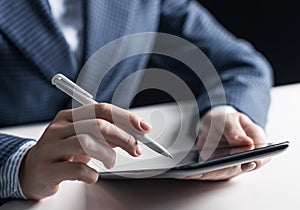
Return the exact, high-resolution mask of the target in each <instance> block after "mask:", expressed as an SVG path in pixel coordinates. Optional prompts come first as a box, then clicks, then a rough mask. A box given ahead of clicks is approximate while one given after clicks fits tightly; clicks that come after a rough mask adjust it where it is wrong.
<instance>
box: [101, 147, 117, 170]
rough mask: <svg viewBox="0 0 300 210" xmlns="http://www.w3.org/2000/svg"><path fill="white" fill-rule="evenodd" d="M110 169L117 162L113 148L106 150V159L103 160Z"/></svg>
mask: <svg viewBox="0 0 300 210" xmlns="http://www.w3.org/2000/svg"><path fill="white" fill-rule="evenodd" d="M103 162H104V163H105V165H106V167H107V168H108V169H110V168H112V167H113V166H114V165H115V163H116V152H115V151H114V150H113V149H108V150H106V154H105V160H104V161H103Z"/></svg>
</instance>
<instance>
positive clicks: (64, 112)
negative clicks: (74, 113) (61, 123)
mask: <svg viewBox="0 0 300 210" xmlns="http://www.w3.org/2000/svg"><path fill="white" fill-rule="evenodd" d="M68 115H70V110H61V111H59V112H58V113H57V114H56V118H57V119H64V118H66V117H67V116H68Z"/></svg>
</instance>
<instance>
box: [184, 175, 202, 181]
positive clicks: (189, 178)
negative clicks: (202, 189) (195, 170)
mask: <svg viewBox="0 0 300 210" xmlns="http://www.w3.org/2000/svg"><path fill="white" fill-rule="evenodd" d="M202 177H203V174H197V175H194V176H187V177H184V178H183V179H186V180H192V179H196V180H197V179H201V178H202Z"/></svg>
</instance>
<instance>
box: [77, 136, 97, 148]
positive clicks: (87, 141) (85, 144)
mask: <svg viewBox="0 0 300 210" xmlns="http://www.w3.org/2000/svg"><path fill="white" fill-rule="evenodd" d="M77 138H78V140H79V143H80V145H81V147H82V148H83V149H84V150H86V149H88V150H90V149H92V148H93V142H92V141H91V138H90V137H89V135H87V134H81V135H78V136H77Z"/></svg>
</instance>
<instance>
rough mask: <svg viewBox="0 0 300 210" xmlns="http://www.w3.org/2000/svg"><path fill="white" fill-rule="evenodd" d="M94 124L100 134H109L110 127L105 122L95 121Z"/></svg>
mask: <svg viewBox="0 0 300 210" xmlns="http://www.w3.org/2000/svg"><path fill="white" fill-rule="evenodd" d="M96 123H97V127H98V128H99V130H100V132H101V133H103V134H108V133H109V132H110V126H109V123H108V122H107V121H106V120H103V119H96Z"/></svg>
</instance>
